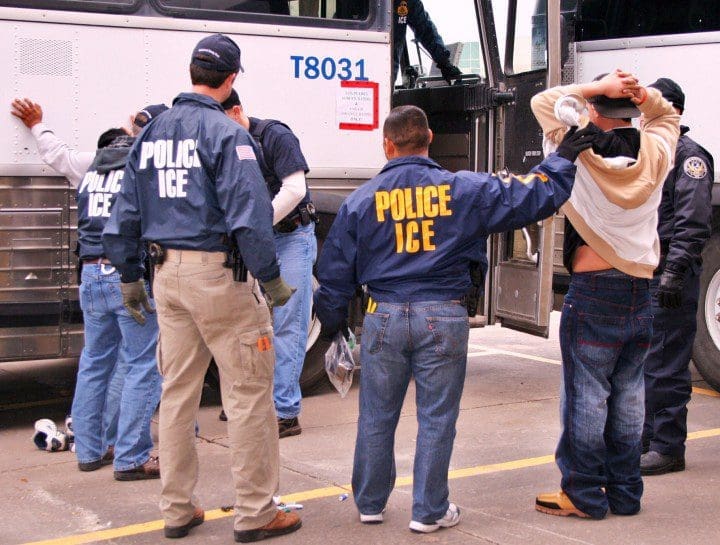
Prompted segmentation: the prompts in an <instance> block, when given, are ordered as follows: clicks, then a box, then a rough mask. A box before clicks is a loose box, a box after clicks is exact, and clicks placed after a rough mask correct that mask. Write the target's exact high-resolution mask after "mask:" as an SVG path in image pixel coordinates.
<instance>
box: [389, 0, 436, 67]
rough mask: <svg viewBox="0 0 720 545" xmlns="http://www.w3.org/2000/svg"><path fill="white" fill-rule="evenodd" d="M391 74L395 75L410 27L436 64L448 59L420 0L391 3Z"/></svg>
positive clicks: (403, 0)
mask: <svg viewBox="0 0 720 545" xmlns="http://www.w3.org/2000/svg"><path fill="white" fill-rule="evenodd" d="M392 16H393V74H397V70H398V66H400V59H401V57H402V54H403V49H404V48H405V35H406V33H407V26H408V25H410V28H412V30H413V33H414V34H415V38H417V40H418V41H419V42H420V43H421V44H422V46H423V47H424V48H425V49H426V50H427V52H428V53H430V56H431V57H432V58H433V60H434V61H435V62H436V63H437V64H442V63H443V62H446V61H447V60H448V59H449V58H450V51H448V49H447V47H445V43H444V42H443V39H442V38H441V37H440V34H438V31H437V28H435V25H434V24H433V22H432V21H431V20H430V16H429V15H428V14H427V12H426V11H425V7H424V6H423V4H422V2H421V1H420V0H395V1H394V2H393V14H392Z"/></svg>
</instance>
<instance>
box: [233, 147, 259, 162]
mask: <svg viewBox="0 0 720 545" xmlns="http://www.w3.org/2000/svg"><path fill="white" fill-rule="evenodd" d="M235 153H237V156H238V159H240V160H241V161H245V160H251V161H257V158H256V157H255V151H254V150H253V148H252V146H248V145H247V144H246V145H243V146H236V147H235Z"/></svg>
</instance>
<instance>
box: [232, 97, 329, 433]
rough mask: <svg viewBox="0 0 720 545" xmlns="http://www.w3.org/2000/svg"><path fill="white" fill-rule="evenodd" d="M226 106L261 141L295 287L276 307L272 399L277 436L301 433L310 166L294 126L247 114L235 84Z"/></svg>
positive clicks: (278, 237)
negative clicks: (307, 179)
mask: <svg viewBox="0 0 720 545" xmlns="http://www.w3.org/2000/svg"><path fill="white" fill-rule="evenodd" d="M222 107H223V109H224V110H225V113H226V114H227V115H228V116H230V117H231V118H232V119H234V120H235V121H237V122H238V123H240V125H242V126H243V127H244V128H245V129H246V130H247V131H248V132H250V134H251V135H252V137H253V138H254V139H255V141H256V142H257V143H258V163H259V164H260V170H261V171H262V173H263V176H264V177H265V182H266V183H267V186H268V189H269V191H270V196H271V197H272V206H273V225H274V227H273V230H274V232H275V244H276V246H277V255H278V261H279V262H280V274H281V275H282V277H283V278H284V279H285V280H287V281H288V282H289V283H290V284H291V285H293V286H295V287H296V288H297V291H296V292H295V294H294V295H293V296H292V298H291V299H290V301H288V303H287V304H286V305H284V306H282V307H278V308H276V309H274V310H273V333H274V335H275V380H274V382H273V384H274V386H273V398H274V400H275V411H276V412H277V417H278V434H279V436H280V437H281V438H282V437H288V436H291V435H298V434H299V433H300V432H301V431H302V428H301V427H300V422H299V421H298V415H299V414H300V402H301V398H302V395H301V393H300V382H299V380H300V373H301V372H302V368H303V363H304V361H305V346H306V345H307V335H308V327H309V325H310V305H311V298H312V267H313V263H315V257H316V254H317V241H316V239H315V220H316V217H315V208H314V206H313V204H312V202H311V200H310V191H309V190H308V187H307V182H306V180H305V174H306V173H307V172H308V170H309V169H308V165H307V161H305V156H304V155H303V153H302V151H301V149H300V142H299V141H298V139H297V137H296V136H295V135H294V134H293V132H292V131H291V130H290V127H288V126H287V125H285V124H284V123H281V122H280V121H275V120H273V119H257V118H255V117H248V115H247V114H246V113H245V110H244V109H243V107H242V104H241V103H240V97H239V96H238V94H237V92H236V91H235V90H234V89H233V91H232V92H231V93H230V97H228V99H227V100H226V101H225V102H223V104H222ZM221 417H222V415H221Z"/></svg>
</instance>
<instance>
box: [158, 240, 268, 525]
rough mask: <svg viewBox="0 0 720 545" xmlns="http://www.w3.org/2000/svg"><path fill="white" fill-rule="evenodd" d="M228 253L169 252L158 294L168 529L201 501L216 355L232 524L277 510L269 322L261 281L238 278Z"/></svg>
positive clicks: (163, 504)
mask: <svg viewBox="0 0 720 545" xmlns="http://www.w3.org/2000/svg"><path fill="white" fill-rule="evenodd" d="M224 261H225V254H223V253H218V252H198V251H187V250H168V251H167V259H166V260H165V262H164V263H163V264H162V266H160V267H156V269H155V280H154V284H153V290H154V295H155V303H156V305H157V312H158V323H159V325H160V339H159V341H158V348H157V361H158V367H159V369H160V373H161V374H162V376H163V388H162V397H161V399H160V478H161V482H162V492H161V499H160V509H161V510H162V514H163V518H164V519H165V524H166V525H167V526H181V525H183V524H186V523H187V522H188V521H189V520H190V518H191V517H192V515H193V512H194V510H195V508H196V507H200V505H199V503H198V500H197V498H196V497H195V496H194V495H193V490H194V489H195V484H196V483H197V480H198V457H197V451H196V449H195V421H196V418H197V414H198V407H199V405H200V395H201V392H202V388H203V380H204V377H205V372H206V371H207V368H208V364H209V363H210V358H211V356H212V357H214V358H215V362H216V363H217V366H218V369H219V371H220V383H221V389H222V399H223V407H224V409H225V414H227V417H228V423H227V424H228V434H229V442H230V452H231V455H232V476H233V480H234V483H235V492H236V494H235V530H250V529H254V528H259V527H260V526H264V525H265V524H267V523H268V522H270V521H271V520H272V519H273V518H274V517H275V514H276V513H277V509H276V507H275V504H274V503H273V499H272V497H273V495H274V494H276V493H277V490H278V478H279V450H278V428H277V420H276V416H275V407H274V405H273V397H272V390H273V367H274V364H275V351H274V349H273V346H272V322H271V318H270V313H269V311H268V308H267V305H266V304H265V301H264V299H263V298H262V297H261V296H259V295H258V294H256V293H253V286H254V282H235V281H233V279H232V271H231V270H230V269H228V268H226V267H223V262H224Z"/></svg>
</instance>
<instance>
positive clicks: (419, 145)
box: [383, 106, 430, 153]
mask: <svg viewBox="0 0 720 545" xmlns="http://www.w3.org/2000/svg"><path fill="white" fill-rule="evenodd" d="M383 136H384V137H385V138H387V139H388V140H390V141H391V142H392V143H393V144H395V147H396V148H398V150H400V151H403V152H405V153H410V152H413V151H425V150H427V148H428V146H429V145H430V127H429V125H428V120H427V116H426V115H425V112H423V111H422V110H421V109H420V108H418V107H417V106H397V107H396V108H393V109H392V110H391V111H390V113H389V114H388V116H387V119H385V124H384V125H383Z"/></svg>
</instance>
